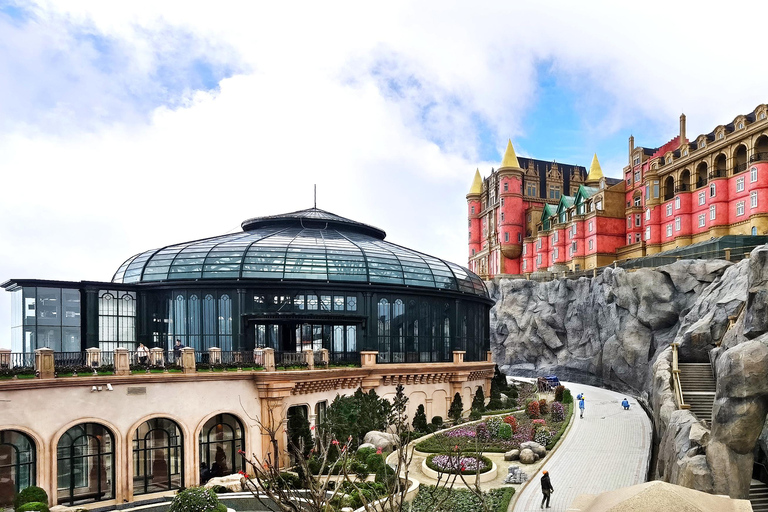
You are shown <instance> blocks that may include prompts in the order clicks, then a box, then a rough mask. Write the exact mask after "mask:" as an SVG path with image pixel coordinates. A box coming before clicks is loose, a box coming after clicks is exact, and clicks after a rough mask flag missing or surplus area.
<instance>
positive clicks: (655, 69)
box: [0, 0, 768, 345]
mask: <svg viewBox="0 0 768 512" xmlns="http://www.w3.org/2000/svg"><path fill="white" fill-rule="evenodd" d="M657 8H658V9H659V11H658V12H664V13H666V14H665V16H660V15H658V13H655V14H654V15H653V16H651V13H652V12H654V10H655V9H657ZM733 11H734V12H727V11H726V12H718V19H717V20H714V19H710V18H709V16H711V15H710V14H708V13H707V12H706V10H704V9H702V10H701V12H698V11H697V10H695V9H690V8H686V7H684V6H683V7H680V8H677V7H676V6H674V5H666V4H658V5H657V6H656V7H654V5H653V4H651V5H648V6H644V7H643V10H640V11H638V10H637V9H636V6H632V5H629V4H628V5H627V6H623V5H620V4H615V3H607V2H606V3H598V4H590V7H585V4H583V3H581V4H573V3H571V2H552V3H545V4H541V3H531V2H529V3H508V2H507V3H498V4H483V5H482V6H481V7H480V8H478V7H475V8H470V7H469V6H468V5H467V4H464V3H459V2H453V3H452V2H439V3H437V2H434V3H418V4H416V5H413V4H411V3H396V2H395V3H387V4H382V5H380V6H374V7H372V6H371V5H370V4H365V3H360V2H349V3H345V4H338V3H335V4H328V3H318V2H308V3H303V4H302V3H293V2H292V3H290V4H285V3H284V4H280V3H275V2H270V3H263V2H262V3H256V2H248V3H243V4H229V3H227V4H223V5H217V6H216V8H215V9H214V8H212V7H211V6H210V5H209V4H200V5H197V4H193V3H189V2H184V3H171V2H157V1H151V2H149V1H147V2H117V3H115V2H102V1H96V0H94V1H83V2H74V1H67V2H61V3H59V2H57V1H52V2H46V3H44V4H40V5H38V6H37V7H35V8H34V12H35V16H36V18H35V20H36V21H34V23H32V24H27V25H25V24H24V23H21V24H17V28H16V29H15V32H13V33H10V34H8V33H6V35H5V36H0V70H8V69H10V68H9V65H10V63H16V64H18V63H19V62H24V67H23V74H21V75H19V74H16V75H14V74H13V73H12V72H9V73H5V74H3V73H0V77H3V76H4V77H5V78H0V91H2V92H3V93H7V92H9V91H10V92H11V94H10V96H12V97H14V100H15V101H14V102H13V104H9V103H7V102H6V103H5V107H0V111H2V112H6V113H7V116H8V118H10V121H12V122H13V126H12V127H11V128H10V129H8V130H6V132H5V134H4V135H3V136H2V137H0V169H2V171H1V172H2V174H1V175H0V186H2V188H3V190H4V191H6V194H4V197H3V199H2V201H1V202H0V219H1V220H0V240H2V244H0V281H2V280H4V279H6V278H16V277H29V278H54V279H71V280H80V279H89V280H108V279H109V278H111V275H112V273H113V272H114V270H115V269H116V268H117V267H118V265H119V264H120V263H121V262H122V261H123V259H125V258H127V257H128V256H130V255H132V254H134V253H136V252H138V251H141V250H145V249H148V248H151V247H156V246H160V245H164V244H168V243H174V242H180V241H184V240H190V239H195V238H200V237H204V236H210V235H216V234H220V233H222V232H226V231H229V230H232V229H236V228H237V227H238V224H239V222H240V221H242V220H244V219H246V218H249V217H252V216H256V215H267V214H275V213H279V212H284V211H291V210H295V209H301V208H306V207H309V206H311V204H312V203H311V202H312V185H313V184H314V183H317V184H318V206H319V207H321V208H324V209H328V210H330V211H334V212H336V213H338V214H340V215H344V216H348V217H351V218H354V219H356V220H359V221H362V222H367V223H370V224H374V225H377V226H380V227H382V228H384V229H386V230H387V231H388V232H389V239H390V240H392V241H394V242H396V243H400V244H403V245H407V246H410V247H413V248H416V249H418V250H422V251H424V252H428V253H431V254H434V255H436V256H440V257H444V258H447V259H450V260H452V261H455V262H457V263H464V262H465V261H466V245H465V244H466V234H465V225H466V220H465V208H466V206H465V200H464V195H465V194H466V192H467V190H468V188H469V185H470V183H471V180H472V177H473V173H474V169H475V168H476V167H478V166H479V167H480V169H481V171H483V173H484V174H487V170H488V169H489V168H490V166H492V165H497V162H483V161H480V160H481V149H480V147H481V142H482V141H481V140H480V138H481V137H480V135H479V133H478V124H479V123H480V124H482V125H483V126H484V127H485V128H486V129H487V130H488V134H489V135H488V136H490V137H491V138H492V139H493V143H495V145H496V146H497V147H499V149H500V150H502V149H503V147H504V144H505V143H506V139H507V138H508V137H511V138H512V139H513V141H514V140H515V137H516V136H520V135H522V134H524V133H525V129H526V128H525V115H526V114H527V113H529V110H530V108H531V105H532V104H533V102H534V100H535V98H536V96H537V83H536V78H537V77H536V66H537V64H539V63H541V62H543V61H547V62H551V63H552V66H553V69H554V70H555V71H556V72H557V74H558V76H560V77H561V79H562V81H563V83H564V84H567V86H568V87H569V88H571V89H572V90H573V91H575V94H576V96H577V97H578V98H580V101H581V102H582V103H581V105H580V106H578V107H577V111H578V112H581V114H582V116H583V118H582V121H583V122H584V126H586V127H587V128H588V129H590V130H592V131H593V132H594V135H593V137H594V139H595V140H599V139H600V137H601V136H604V137H607V136H609V135H613V134H615V133H621V132H625V133H626V134H627V135H628V134H629V130H630V129H631V128H632V127H633V126H636V125H637V124H640V123H646V124H647V123H649V120H650V123H651V124H652V125H653V126H654V127H655V128H656V129H657V132H654V133H637V132H636V133H635V136H636V139H637V143H638V144H646V145H651V144H656V143H660V142H664V141H665V140H667V139H668V138H670V137H672V136H674V135H675V133H676V131H677V116H678V114H679V112H680V111H682V110H685V112H686V114H688V119H689V132H688V133H689V135H690V136H693V135H695V134H698V133H700V132H708V131H710V130H711V129H712V128H713V127H714V126H715V125H716V124H720V123H726V122H729V121H730V120H732V119H733V117H734V116H735V115H737V114H740V113H744V112H747V111H750V110H751V109H752V108H754V106H756V105H757V104H758V103H759V102H761V101H765V99H766V98H765V97H762V96H761V95H762V94H764V90H765V83H766V76H765V75H766V73H768V72H766V71H764V70H762V69H761V68H759V66H756V63H757V62H758V61H759V58H758V57H757V55H758V50H757V48H760V47H761V44H760V43H761V42H760V34H759V31H757V30H740V31H739V32H738V34H739V36H738V41H734V42H733V44H730V43H728V42H727V41H728V39H727V38H726V39H724V40H723V41H721V43H720V44H718V43H717V41H716V40H715V39H713V37H712V35H713V31H714V32H716V33H722V34H723V37H726V36H727V35H728V34H733V32H729V31H728V30H727V28H728V27H736V26H742V25H743V24H744V19H743V18H744V13H737V12H736V10H735V9H734V10H733ZM0 16H1V15H0ZM41 26H42V27H43V28H44V30H43V31H41V30H40V27H41ZM84 27H85V28H84ZM78 31H80V32H82V31H86V32H88V33H93V34H96V35H97V36H99V37H103V38H107V39H108V40H109V41H111V42H113V44H114V45H115V48H117V49H118V50H119V51H117V52H116V53H117V55H118V56H119V59H118V63H119V66H116V68H115V69H111V70H110V69H106V70H105V68H104V63H103V62H101V61H99V58H100V54H99V51H98V50H99V49H98V45H94V44H92V43H90V42H89V40H88V39H86V40H82V39H78V38H77V37H75V36H74V35H73V34H74V33H76V32H78ZM733 37H735V36H733ZM3 42H4V44H3ZM56 45H61V48H63V49H64V50H65V51H66V53H67V55H66V58H64V57H62V59H63V60H62V61H61V62H63V63H65V64H67V65H59V64H56V65H52V64H51V62H52V61H51V59H49V58H48V56H47V55H46V54H45V52H44V51H42V50H36V49H35V48H47V47H51V46H56ZM734 45H736V47H739V48H742V49H744V51H734ZM187 48H188V49H189V51H182V49H183V50H186V49H187ZM750 48H752V51H749V49H750ZM169 49H170V50H169ZM12 52H22V53H20V54H18V55H13V54H12ZM19 56H22V57H23V59H21V58H20V57H19ZM174 56H178V58H179V59H181V60H182V61H184V62H183V65H181V66H180V67H179V68H178V69H176V68H174V67H173V66H172V65H171V63H172V61H173V58H172V57H174ZM198 57H204V58H205V59H206V60H207V61H208V62H210V63H212V65H216V64H220V65H221V66H223V67H229V68H231V69H233V70H234V72H235V74H234V76H232V77H231V78H227V79H224V80H223V81H222V82H221V83H220V88H219V89H218V90H212V91H209V92H205V91H203V92H201V91H197V92H195V91H194V90H193V89H194V87H192V88H190V89H187V90H185V89H184V88H183V87H181V85H183V82H184V78H185V77H187V75H184V76H182V77H178V76H176V77H174V73H182V72H183V73H189V72H190V71H189V69H190V65H191V64H190V62H192V61H194V59H195V58H198ZM70 64H71V65H70ZM159 69H165V70H166V71H165V72H166V74H165V75H163V74H162V73H160V74H159V73H158V70H159ZM169 75H170V76H169ZM67 77H69V78H72V80H69V81H68V80H67ZM175 79H176V80H178V81H176V82H174V80H175ZM164 80H168V81H170V82H169V83H170V85H168V86H169V87H172V88H174V91H171V92H173V94H166V95H164V93H168V91H167V90H161V91H158V90H157V89H155V88H151V87H150V86H149V85H148V84H150V83H153V81H154V82H156V83H154V85H156V86H157V87H161V86H162V87H164V86H166V85H167V84H164ZM61 84H64V85H66V88H65V89H66V90H65V91H64V92H57V93H56V94H52V95H51V97H53V98H55V99H57V101H58V103H57V104H55V105H53V107H51V106H50V105H48V104H47V103H46V101H43V100H41V99H40V97H39V96H40V94H39V93H35V94H33V93H32V92H34V91H43V92H46V91H48V92H50V91H54V90H58V89H56V88H57V87H59V86H60V85H61ZM73 84H74V85H73ZM30 91H32V92H30ZM125 91H129V92H131V91H133V92H135V93H136V94H135V95H131V94H128V93H126V92H125ZM65 93H66V94H65ZM145 94H146V95H153V98H155V99H156V98H161V100H162V101H161V103H164V104H165V105H166V106H160V107H157V108H154V104H151V106H152V108H150V109H148V110H146V112H144V113H143V114H142V109H146V106H147V104H148V102H147V99H146V98H145V97H144V96H143V95H145ZM3 97H4V98H8V97H9V94H3ZM90 99H94V101H90ZM94 103H95V104H96V106H94ZM94 112H96V114H98V115H95V114H94ZM134 113H137V114H142V115H133V114H134ZM50 123H59V124H58V126H60V127H61V129H58V130H48V129H46V127H47V126H48V125H49V124H50ZM6 126H10V125H8V124H6ZM575 128H577V127H575ZM601 134H602V135H601ZM660 138H663V139H664V140H660ZM564 142H567V141H564ZM518 149H520V148H518ZM625 152H626V146H622V147H619V148H616V153H615V154H613V155H611V154H600V155H599V156H600V158H601V162H603V167H604V168H607V166H606V164H611V162H615V164H613V165H618V166H621V165H623V162H624V159H625V158H626V157H625ZM587 153H588V154H591V150H588V151H587ZM532 156H535V157H538V158H543V159H547V158H549V156H548V155H546V154H541V155H539V154H536V155H532ZM577 163H578V162H577ZM581 163H583V164H584V165H588V164H589V162H588V161H587V162H581ZM8 311H9V306H8V294H6V293H2V294H0V345H7V339H8V332H9V328H8V326H9V316H8Z"/></svg>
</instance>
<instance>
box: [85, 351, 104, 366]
mask: <svg viewBox="0 0 768 512" xmlns="http://www.w3.org/2000/svg"><path fill="white" fill-rule="evenodd" d="M85 364H86V365H87V366H88V367H89V368H98V367H99V366H101V349H100V348H87V349H85Z"/></svg>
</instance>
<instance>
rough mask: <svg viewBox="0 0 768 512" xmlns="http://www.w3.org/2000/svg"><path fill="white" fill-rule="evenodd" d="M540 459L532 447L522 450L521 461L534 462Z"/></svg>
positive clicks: (525, 462)
mask: <svg viewBox="0 0 768 512" xmlns="http://www.w3.org/2000/svg"><path fill="white" fill-rule="evenodd" d="M537 460H539V458H538V457H537V456H536V454H535V453H533V450H531V449H530V448H526V449H524V450H520V462H522V463H523V464H533V463H534V462H536V461H537Z"/></svg>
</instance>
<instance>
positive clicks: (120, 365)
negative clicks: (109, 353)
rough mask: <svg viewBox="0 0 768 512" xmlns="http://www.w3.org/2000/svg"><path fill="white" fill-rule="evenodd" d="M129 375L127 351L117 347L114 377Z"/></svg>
mask: <svg viewBox="0 0 768 512" xmlns="http://www.w3.org/2000/svg"><path fill="white" fill-rule="evenodd" d="M130 373H131V360H130V357H129V354H128V349H127V348H125V347H117V348H116V349H115V375H129V374H130Z"/></svg>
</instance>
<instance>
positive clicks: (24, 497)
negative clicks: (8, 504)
mask: <svg viewBox="0 0 768 512" xmlns="http://www.w3.org/2000/svg"><path fill="white" fill-rule="evenodd" d="M33 502H37V503H44V504H46V505H47V504H48V493H47V492H45V489H41V488H40V487H37V486H34V485H31V486H29V487H27V488H26V489H22V490H21V492H20V493H18V494H17V495H16V496H14V498H13V508H14V509H15V510H16V511H17V512H18V510H19V507H21V506H22V505H24V504H25V503H33Z"/></svg>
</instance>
